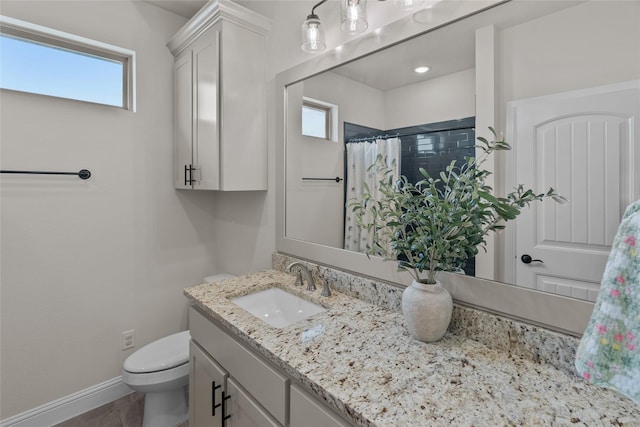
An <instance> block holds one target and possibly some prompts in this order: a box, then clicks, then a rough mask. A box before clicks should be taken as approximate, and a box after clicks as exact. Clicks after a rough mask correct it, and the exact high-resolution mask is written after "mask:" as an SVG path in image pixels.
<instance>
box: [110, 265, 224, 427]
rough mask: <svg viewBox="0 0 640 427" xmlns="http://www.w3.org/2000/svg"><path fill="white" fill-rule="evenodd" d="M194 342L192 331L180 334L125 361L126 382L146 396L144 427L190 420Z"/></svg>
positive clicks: (210, 280) (169, 425) (218, 276)
mask: <svg viewBox="0 0 640 427" xmlns="http://www.w3.org/2000/svg"><path fill="white" fill-rule="evenodd" d="M232 277H235V276H233V275H232V274H228V273H220V274H214V275H211V276H207V277H205V279H204V280H205V282H207V283H214V282H220V281H222V280H225V279H229V278H232ZM190 340H191V335H190V334H189V331H183V332H178V333H177V334H173V335H169V336H168V337H164V338H160V339H159V340H157V341H154V342H152V343H150V344H147V345H145V346H144V347H142V348H141V349H139V350H137V351H136V352H135V353H133V354H132V355H131V356H129V357H128V358H127V360H125V361H124V366H123V369H122V381H123V382H124V383H125V384H127V385H128V386H129V387H130V388H131V389H133V390H135V391H138V392H141V393H145V397H144V414H143V416H142V427H175V426H177V425H180V424H182V423H184V422H185V421H187V419H188V418H189V410H188V405H187V393H186V386H187V385H188V384H189V341H190Z"/></svg>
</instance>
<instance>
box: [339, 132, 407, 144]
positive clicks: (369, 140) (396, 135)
mask: <svg viewBox="0 0 640 427" xmlns="http://www.w3.org/2000/svg"><path fill="white" fill-rule="evenodd" d="M399 136H400V134H399V133H396V134H384V135H376V136H366V137H363V138H351V139H349V140H347V144H349V143H351V142H372V141H376V140H378V139H389V138H397V137H399ZM403 136H406V135H403Z"/></svg>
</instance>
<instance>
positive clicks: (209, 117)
mask: <svg viewBox="0 0 640 427" xmlns="http://www.w3.org/2000/svg"><path fill="white" fill-rule="evenodd" d="M269 28H270V23H269V21H268V20H267V19H266V18H264V17H262V16H260V15H257V14H256V13H254V12H252V11H250V10H248V9H245V8H243V7H242V6H239V5H237V4H235V3H232V2H227V1H217V2H216V1H210V2H209V3H207V4H206V5H205V6H204V7H203V8H202V9H201V10H200V11H199V12H198V13H197V14H196V15H195V16H194V17H193V18H191V20H189V22H187V23H186V24H185V26H184V27H182V28H181V29H180V31H178V33H177V34H176V35H175V36H173V38H172V39H171V40H169V43H168V44H167V46H168V47H169V49H170V50H171V53H173V55H174V57H175V64H174V68H175V70H174V73H175V77H174V78H175V87H174V90H175V94H174V103H175V105H174V108H175V156H174V158H175V161H174V163H175V164H174V184H175V187H176V188H186V189H198V190H221V191H249V190H266V189H267V118H266V108H267V101H266V82H265V64H266V55H265V52H266V34H267V32H268V31H269Z"/></svg>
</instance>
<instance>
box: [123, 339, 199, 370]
mask: <svg viewBox="0 0 640 427" xmlns="http://www.w3.org/2000/svg"><path fill="white" fill-rule="evenodd" d="M190 339H191V335H190V334H189V331H183V332H178V333H177V334H173V335H169V336H168V337H164V338H160V339H159V340H157V341H154V342H152V343H150V344H147V345H145V346H144V347H142V348H141V349H140V350H137V351H136V352H135V353H133V354H132V355H131V356H129V357H128V358H127V360H125V361H124V370H125V371H127V372H131V373H148V372H157V371H164V370H167V369H171V368H175V367H176V366H180V365H183V364H185V363H187V362H188V361H189V340H190Z"/></svg>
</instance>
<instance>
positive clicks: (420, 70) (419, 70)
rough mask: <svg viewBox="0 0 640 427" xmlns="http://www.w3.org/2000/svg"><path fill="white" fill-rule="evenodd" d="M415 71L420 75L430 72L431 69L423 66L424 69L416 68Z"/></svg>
mask: <svg viewBox="0 0 640 427" xmlns="http://www.w3.org/2000/svg"><path fill="white" fill-rule="evenodd" d="M413 71H415V72H416V73H418V74H424V73H426V72H427V71H429V67H425V66H422V67H416V68H415V69H414V70H413Z"/></svg>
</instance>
